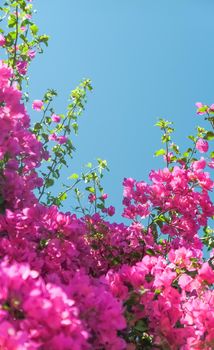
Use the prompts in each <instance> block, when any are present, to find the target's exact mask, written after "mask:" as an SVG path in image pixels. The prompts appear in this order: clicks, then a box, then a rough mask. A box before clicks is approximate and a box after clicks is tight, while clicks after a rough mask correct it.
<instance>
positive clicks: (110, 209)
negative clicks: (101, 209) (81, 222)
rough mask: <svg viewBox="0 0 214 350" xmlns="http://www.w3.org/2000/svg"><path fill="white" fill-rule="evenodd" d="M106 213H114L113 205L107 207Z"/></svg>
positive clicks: (111, 214) (110, 214)
mask: <svg viewBox="0 0 214 350" xmlns="http://www.w3.org/2000/svg"><path fill="white" fill-rule="evenodd" d="M107 213H108V215H109V216H113V215H114V214H115V207H113V206H112V205H110V207H109V208H108V209H107Z"/></svg>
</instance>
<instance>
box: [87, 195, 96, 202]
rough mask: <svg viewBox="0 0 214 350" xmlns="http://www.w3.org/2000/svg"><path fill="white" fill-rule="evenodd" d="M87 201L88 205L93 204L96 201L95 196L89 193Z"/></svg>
mask: <svg viewBox="0 0 214 350" xmlns="http://www.w3.org/2000/svg"><path fill="white" fill-rule="evenodd" d="M88 200H89V202H90V203H93V202H94V201H95V200H96V196H95V194H93V193H90V194H89V196H88Z"/></svg>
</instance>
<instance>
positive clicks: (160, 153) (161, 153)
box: [155, 148, 166, 157]
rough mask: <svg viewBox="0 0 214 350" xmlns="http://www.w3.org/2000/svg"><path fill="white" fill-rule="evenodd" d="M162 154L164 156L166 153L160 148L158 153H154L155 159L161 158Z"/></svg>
mask: <svg viewBox="0 0 214 350" xmlns="http://www.w3.org/2000/svg"><path fill="white" fill-rule="evenodd" d="M164 154H166V151H165V149H163V148H161V149H159V150H158V151H156V152H155V156H156V157H158V156H163V155H164Z"/></svg>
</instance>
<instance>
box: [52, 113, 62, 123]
mask: <svg viewBox="0 0 214 350" xmlns="http://www.w3.org/2000/svg"><path fill="white" fill-rule="evenodd" d="M51 119H52V121H53V122H55V123H59V122H60V120H61V118H60V116H59V115H56V114H53V115H52V117H51Z"/></svg>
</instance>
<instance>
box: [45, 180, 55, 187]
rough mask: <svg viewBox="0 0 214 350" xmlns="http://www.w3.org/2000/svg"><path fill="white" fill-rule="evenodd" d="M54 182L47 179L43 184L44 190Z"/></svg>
mask: <svg viewBox="0 0 214 350" xmlns="http://www.w3.org/2000/svg"><path fill="white" fill-rule="evenodd" d="M53 184H54V180H53V179H47V180H46V182H45V186H46V188H48V187H51V186H53Z"/></svg>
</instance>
